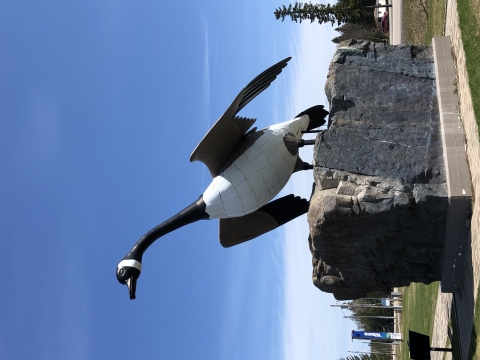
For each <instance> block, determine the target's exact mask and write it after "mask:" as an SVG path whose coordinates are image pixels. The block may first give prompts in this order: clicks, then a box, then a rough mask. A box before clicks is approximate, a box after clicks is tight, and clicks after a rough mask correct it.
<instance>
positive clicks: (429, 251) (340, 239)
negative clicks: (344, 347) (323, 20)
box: [308, 40, 448, 300]
mask: <svg viewBox="0 0 480 360" xmlns="http://www.w3.org/2000/svg"><path fill="white" fill-rule="evenodd" d="M325 91H326V94H327V97H328V99H329V101H330V119H329V128H328V130H325V131H324V132H321V133H319V135H318V136H317V141H316V145H315V149H314V165H315V167H314V178H315V184H316V189H315V191H314V193H313V195H312V199H311V205H310V210H309V213H308V221H309V226H310V238H309V243H310V248H311V251H312V255H313V267H314V269H313V282H314V284H315V285H316V286H317V287H319V288H320V289H321V290H323V291H327V292H331V293H333V294H334V296H335V297H336V298H337V299H339V300H340V299H342V300H343V299H355V298H360V297H364V296H365V294H366V293H367V292H370V291H374V290H377V289H385V288H392V287H395V286H406V285H409V284H410V283H411V282H423V283H427V284H428V283H430V282H432V281H436V280H440V278H441V275H442V263H443V253H444V241H445V221H446V214H447V208H448V201H447V188H446V182H445V168H444V162H443V152H442V143H441V136H440V124H439V115H438V106H437V101H436V92H435V72H434V67H433V57H432V50H431V48H430V47H415V46H410V45H402V46H390V45H385V44H374V43H370V42H365V41H356V40H352V41H349V42H345V43H342V44H340V45H339V46H338V47H337V51H336V53H335V55H334V57H333V60H332V63H331V65H330V69H329V75H328V80H327V83H326V85H325Z"/></svg>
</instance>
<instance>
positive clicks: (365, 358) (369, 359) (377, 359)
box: [339, 354, 390, 360]
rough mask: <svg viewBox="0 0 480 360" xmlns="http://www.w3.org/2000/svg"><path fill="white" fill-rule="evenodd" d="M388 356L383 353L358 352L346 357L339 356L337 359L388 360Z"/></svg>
mask: <svg viewBox="0 0 480 360" xmlns="http://www.w3.org/2000/svg"><path fill="white" fill-rule="evenodd" d="M389 359H390V357H389V356H388V355H384V354H380V355H377V354H358V355H351V356H347V357H346V358H341V359H339V360H389Z"/></svg>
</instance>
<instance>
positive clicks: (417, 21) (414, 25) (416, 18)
mask: <svg viewBox="0 0 480 360" xmlns="http://www.w3.org/2000/svg"><path fill="white" fill-rule="evenodd" d="M426 9H427V5H426V0H403V10H402V12H403V15H402V17H403V24H402V28H403V42H404V43H405V44H413V45H425V36H426V33H427V21H428V18H427V13H426V12H425V10H426ZM427 11H428V10H427Z"/></svg>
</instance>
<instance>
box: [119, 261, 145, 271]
mask: <svg viewBox="0 0 480 360" xmlns="http://www.w3.org/2000/svg"><path fill="white" fill-rule="evenodd" d="M124 266H128V267H134V268H135V269H138V270H139V271H142V263H141V262H140V261H137V260H122V261H120V263H119V264H118V267H119V268H121V267H124Z"/></svg>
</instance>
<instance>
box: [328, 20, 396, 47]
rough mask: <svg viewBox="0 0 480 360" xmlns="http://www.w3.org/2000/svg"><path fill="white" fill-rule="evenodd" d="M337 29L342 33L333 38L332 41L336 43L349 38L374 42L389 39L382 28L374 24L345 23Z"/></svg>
mask: <svg viewBox="0 0 480 360" xmlns="http://www.w3.org/2000/svg"><path fill="white" fill-rule="evenodd" d="M335 31H338V32H339V33H340V34H341V35H340V36H337V37H334V38H333V39H332V42H334V43H336V44H338V43H340V42H341V41H344V40H349V39H362V40H369V41H374V42H382V41H385V40H387V39H388V37H387V36H386V35H385V34H384V33H383V32H382V31H381V30H380V29H378V28H377V27H376V26H375V25H372V24H364V23H363V24H353V23H345V24H342V25H341V26H340V27H338V28H336V29H335Z"/></svg>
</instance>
